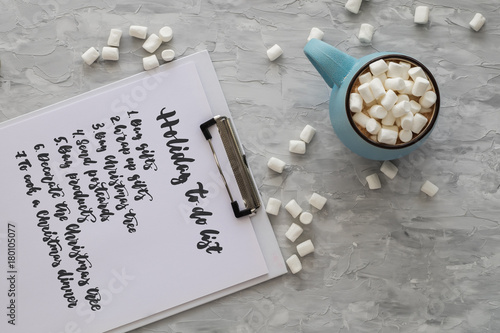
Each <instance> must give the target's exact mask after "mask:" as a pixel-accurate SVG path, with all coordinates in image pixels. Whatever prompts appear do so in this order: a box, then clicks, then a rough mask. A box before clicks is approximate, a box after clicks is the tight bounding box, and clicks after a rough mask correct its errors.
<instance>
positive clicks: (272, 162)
mask: <svg viewBox="0 0 500 333" xmlns="http://www.w3.org/2000/svg"><path fill="white" fill-rule="evenodd" d="M267 166H268V168H269V169H271V170H273V171H276V172H278V173H282V172H283V169H284V168H285V166H286V163H285V162H283V161H282V160H280V159H279V158H276V157H271V158H270V159H269V161H268V162H267Z"/></svg>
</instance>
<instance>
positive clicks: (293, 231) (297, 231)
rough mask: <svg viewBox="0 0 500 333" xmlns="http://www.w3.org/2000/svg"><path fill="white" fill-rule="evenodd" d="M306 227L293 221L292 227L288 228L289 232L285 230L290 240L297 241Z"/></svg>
mask: <svg viewBox="0 0 500 333" xmlns="http://www.w3.org/2000/svg"><path fill="white" fill-rule="evenodd" d="M303 231H304V229H302V227H301V226H300V225H298V224H296V223H292V224H291V225H290V227H289V228H288V230H287V232H285V237H286V238H288V239H289V240H290V241H292V242H295V241H296V240H297V238H299V236H300V235H302V232H303Z"/></svg>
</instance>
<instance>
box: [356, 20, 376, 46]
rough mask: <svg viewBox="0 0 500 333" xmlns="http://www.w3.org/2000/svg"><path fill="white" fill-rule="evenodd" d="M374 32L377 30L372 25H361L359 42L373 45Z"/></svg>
mask: <svg viewBox="0 0 500 333" xmlns="http://www.w3.org/2000/svg"><path fill="white" fill-rule="evenodd" d="M374 30H375V28H374V27H373V25H371V24H368V23H363V24H361V27H360V28H359V33H358V39H359V41H360V42H361V43H366V44H368V43H371V41H372V37H373V32H374Z"/></svg>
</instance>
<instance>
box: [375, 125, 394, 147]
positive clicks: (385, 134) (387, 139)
mask: <svg viewBox="0 0 500 333" xmlns="http://www.w3.org/2000/svg"><path fill="white" fill-rule="evenodd" d="M377 140H378V142H380V143H385V144H388V145H395V144H396V142H397V141H398V132H397V131H394V130H392V129H388V128H381V129H380V131H378V134H377Z"/></svg>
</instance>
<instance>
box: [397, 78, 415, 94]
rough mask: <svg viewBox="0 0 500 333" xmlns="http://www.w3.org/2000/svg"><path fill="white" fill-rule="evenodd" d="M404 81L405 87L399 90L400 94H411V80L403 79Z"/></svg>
mask: <svg viewBox="0 0 500 333" xmlns="http://www.w3.org/2000/svg"><path fill="white" fill-rule="evenodd" d="M404 82H405V88H404V89H403V90H400V91H399V92H400V93H401V94H405V95H407V94H411V90H412V89H413V81H412V80H404Z"/></svg>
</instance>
